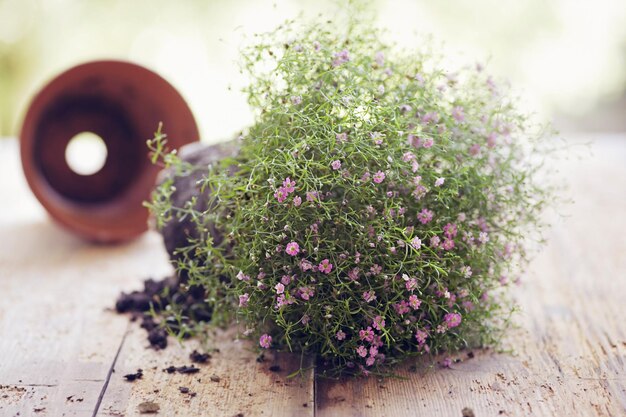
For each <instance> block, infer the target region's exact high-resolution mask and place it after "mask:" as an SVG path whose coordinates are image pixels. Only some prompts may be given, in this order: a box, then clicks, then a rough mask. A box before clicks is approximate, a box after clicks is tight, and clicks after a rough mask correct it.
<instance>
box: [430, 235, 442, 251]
mask: <svg viewBox="0 0 626 417" xmlns="http://www.w3.org/2000/svg"><path fill="white" fill-rule="evenodd" d="M439 243H441V239H440V238H439V236H433V237H431V238H430V246H431V247H433V248H438V247H439Z"/></svg>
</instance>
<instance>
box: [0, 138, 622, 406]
mask: <svg viewBox="0 0 626 417" xmlns="http://www.w3.org/2000/svg"><path fill="white" fill-rule="evenodd" d="M587 139H593V138H587ZM592 150H593V155H592V156H590V157H587V158H584V159H582V160H578V159H576V158H574V159H572V160H570V161H567V162H563V163H562V164H561V165H560V167H561V172H562V174H563V176H564V177H566V178H567V180H568V183H569V184H570V186H571V190H570V193H571V196H572V197H573V198H574V199H575V200H576V203H575V204H574V205H572V206H570V207H566V208H565V209H564V210H563V212H564V213H565V214H566V216H567V217H564V218H558V219H556V221H555V226H554V228H553V229H552V231H551V232H550V233H549V239H550V243H549V245H548V246H547V247H545V248H544V250H543V251H541V253H540V254H539V256H538V257H537V258H536V260H535V261H534V263H533V264H532V266H531V270H530V271H529V272H528V274H527V275H526V276H525V277H524V280H523V282H522V284H521V285H520V286H519V287H518V288H516V289H515V291H516V297H517V299H518V300H519V303H520V305H521V308H522V313H521V314H519V315H518V317H517V322H518V324H519V328H518V329H516V330H514V331H512V332H511V333H510V335H509V336H508V338H507V343H508V345H509V346H510V347H512V348H513V350H514V352H513V353H496V352H492V351H480V352H475V357H474V358H472V359H470V358H468V357H467V352H463V353H460V354H458V355H456V356H454V357H459V358H461V359H463V361H462V362H459V363H455V364H453V365H452V367H451V369H440V368H438V367H436V366H435V367H431V368H427V369H421V368H420V369H419V370H418V371H417V372H415V371H413V372H411V369H410V365H411V364H407V365H406V367H405V368H404V369H402V370H400V373H401V375H403V376H405V377H406V379H405V380H398V379H386V380H379V379H376V378H369V379H356V380H354V379H349V380H343V381H334V380H326V379H321V378H316V377H315V375H314V373H313V372H310V371H309V372H307V373H306V374H305V376H304V377H303V378H294V379H287V378H286V375H287V373H288V372H290V371H292V370H294V369H296V368H297V366H298V361H297V360H295V359H294V358H291V357H271V358H270V359H269V361H268V362H265V363H257V361H256V360H255V358H256V354H255V353H254V352H253V351H252V350H251V349H250V344H249V343H248V342H246V341H236V340H233V337H232V333H231V334H223V335H221V336H220V337H218V339H217V341H216V342H215V344H214V346H216V347H218V348H219V349H220V352H219V353H216V354H214V355H213V358H212V359H211V361H210V363H209V364H207V365H199V367H200V368H201V370H200V372H198V373H197V374H193V375H181V374H168V373H166V372H163V368H165V367H167V366H169V365H176V366H179V365H183V364H189V363H190V361H189V357H188V355H189V352H190V351H191V350H192V349H194V348H195V347H197V345H198V342H197V341H192V342H190V343H188V344H185V345H183V346H180V345H178V344H177V343H176V342H175V341H173V340H170V346H169V347H168V348H167V349H166V350H164V351H158V352H157V351H154V350H151V349H146V346H147V342H146V340H145V332H144V331H143V330H142V329H140V328H139V325H138V323H130V322H129V320H128V317H126V316H120V315H117V314H115V313H114V312H112V311H111V310H110V308H111V307H112V306H113V305H114V302H115V299H116V297H117V295H118V293H119V292H120V291H129V290H132V289H137V288H139V287H140V286H141V282H142V280H143V279H144V278H146V277H150V276H151V277H156V278H159V277H162V276H164V275H165V274H168V273H169V272H170V271H171V269H170V265H169V264H168V261H167V256H166V254H165V252H164V249H163V247H162V244H161V241H160V238H159V236H158V235H157V234H156V233H153V232H151V233H147V234H145V235H144V236H143V237H141V238H140V239H138V240H136V241H134V242H131V243H128V244H124V245H120V246H94V245H89V244H86V243H84V242H82V241H80V240H79V239H77V238H75V237H74V236H72V235H70V234H68V233H66V232H65V231H64V230H62V229H60V228H59V227H58V226H56V225H55V224H54V223H53V222H52V221H50V220H49V218H48V217H47V215H46V213H45V212H44V210H43V209H42V208H41V206H39V204H38V203H37V201H36V200H35V199H34V197H33V196H32V195H31V193H30V192H29V189H28V187H27V186H26V183H25V181H24V179H23V176H22V173H21V168H20V165H19V159H18V152H17V142H16V141H13V140H3V141H0V415H1V416H18V415H19V416H30V415H36V416H39V415H41V416H55V417H56V416H95V415H98V416H135V415H139V410H140V404H141V403H144V402H153V403H156V404H158V406H159V408H160V411H159V414H158V415H162V416H235V415H238V414H239V413H241V414H242V415H244V416H246V417H248V416H462V415H463V413H465V415H471V414H470V410H472V411H473V413H474V415H476V416H497V415H504V416H522V415H529V416H530V415H532V416H549V415H555V416H563V415H567V416H574V415H577V416H594V415H603V416H620V415H621V416H623V415H626V365H625V363H626V311H625V310H626V276H625V275H626V216H625V214H626V194H625V193H626V136H606V135H605V136H602V137H601V139H598V140H595V141H594V142H593V146H592ZM578 153H581V152H578ZM582 153H583V154H584V152H582ZM422 362H423V361H422ZM274 363H277V364H279V365H280V367H281V371H280V372H270V371H269V370H268V368H269V366H270V365H271V364H274ZM137 368H141V369H143V371H144V376H143V378H142V379H141V380H137V381H135V382H132V383H131V382H126V381H125V380H124V378H123V375H124V374H127V373H129V372H134V371H136V370H137ZM211 377H213V378H211ZM181 386H184V387H188V388H189V389H190V391H191V392H195V393H197V395H196V396H193V397H192V396H190V395H189V394H183V393H181V392H180V390H179V387H181ZM464 408H466V410H465V411H464V412H463V411H462V410H463V409H464Z"/></svg>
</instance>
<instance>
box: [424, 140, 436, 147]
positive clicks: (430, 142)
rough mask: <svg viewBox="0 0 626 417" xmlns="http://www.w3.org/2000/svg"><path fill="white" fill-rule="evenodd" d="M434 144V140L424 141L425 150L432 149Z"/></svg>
mask: <svg viewBox="0 0 626 417" xmlns="http://www.w3.org/2000/svg"><path fill="white" fill-rule="evenodd" d="M434 144H435V141H434V140H433V138H426V139H424V143H423V144H422V146H423V147H424V148H431V147H432V146H433V145H434Z"/></svg>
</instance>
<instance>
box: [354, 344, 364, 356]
mask: <svg viewBox="0 0 626 417" xmlns="http://www.w3.org/2000/svg"><path fill="white" fill-rule="evenodd" d="M356 353H357V354H358V355H359V356H360V357H362V358H364V357H366V356H367V349H366V348H365V346H363V345H359V347H358V348H356Z"/></svg>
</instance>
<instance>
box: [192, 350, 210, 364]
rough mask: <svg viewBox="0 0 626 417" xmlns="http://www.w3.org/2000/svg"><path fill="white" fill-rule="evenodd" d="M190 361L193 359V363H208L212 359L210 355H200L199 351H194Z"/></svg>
mask: <svg viewBox="0 0 626 417" xmlns="http://www.w3.org/2000/svg"><path fill="white" fill-rule="evenodd" d="M189 359H191V362H193V363H207V362H208V361H209V359H211V355H210V354H208V353H200V352H198V351H197V350H194V351H193V352H191V354H190V355H189Z"/></svg>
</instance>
